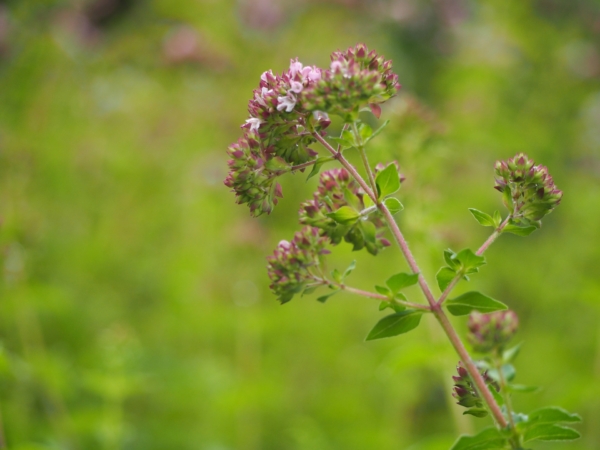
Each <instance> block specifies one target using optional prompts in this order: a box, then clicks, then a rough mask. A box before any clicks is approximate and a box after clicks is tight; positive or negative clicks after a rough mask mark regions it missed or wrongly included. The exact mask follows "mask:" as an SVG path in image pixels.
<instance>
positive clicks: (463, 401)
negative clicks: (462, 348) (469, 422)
mask: <svg viewBox="0 0 600 450" xmlns="http://www.w3.org/2000/svg"><path fill="white" fill-rule="evenodd" d="M456 371H457V372H458V376H453V377H452V379H453V380H454V387H453V389H452V390H453V392H452V396H453V397H454V398H455V399H456V400H458V401H457V402H456V403H457V404H459V405H460V406H464V407H465V408H483V400H482V398H481V397H480V396H479V393H478V392H477V389H475V384H474V383H473V380H472V379H471V376H470V375H469V372H467V369H466V368H465V366H464V365H463V363H462V362H461V361H459V363H458V366H456ZM480 373H481V376H482V377H483V381H485V384H486V385H488V386H489V387H491V388H492V389H495V390H496V392H498V391H499V390H500V386H498V383H496V382H495V381H494V380H492V378H491V377H490V376H489V375H488V373H487V371H485V372H480Z"/></svg>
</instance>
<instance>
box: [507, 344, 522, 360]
mask: <svg viewBox="0 0 600 450" xmlns="http://www.w3.org/2000/svg"><path fill="white" fill-rule="evenodd" d="M522 345H523V343H522V342H519V343H518V344H517V345H515V346H514V347H511V348H509V349H508V350H504V351H503V352H502V361H503V362H505V363H510V362H513V361H514V360H515V359H516V358H517V356H518V355H519V352H520V351H521V346H522Z"/></svg>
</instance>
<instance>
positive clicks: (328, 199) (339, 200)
mask: <svg viewBox="0 0 600 450" xmlns="http://www.w3.org/2000/svg"><path fill="white" fill-rule="evenodd" d="M364 196H365V194H364V192H363V190H362V189H361V188H360V186H359V185H358V183H357V182H356V181H355V180H354V179H352V178H351V177H350V174H349V173H348V172H347V171H346V169H343V168H339V169H332V170H327V171H325V172H323V173H322V174H321V177H320V179H319V186H318V190H317V192H315V193H314V194H313V198H312V199H311V200H307V201H306V202H304V203H302V204H301V205H300V212H299V214H300V223H302V224H304V225H310V226H312V227H316V228H318V229H319V230H320V233H321V235H322V236H326V237H327V238H329V241H330V242H331V243H332V244H334V245H335V244H339V243H340V242H341V241H342V239H343V240H345V241H346V242H349V243H351V244H352V245H353V247H354V248H353V249H354V250H360V249H362V248H366V249H367V251H368V252H369V253H371V254H373V255H376V254H377V253H378V252H379V251H380V250H381V249H382V248H384V247H388V246H389V245H390V242H389V241H388V240H387V239H386V238H384V237H383V234H384V232H385V230H386V227H385V222H384V221H383V218H382V216H381V214H380V213H379V212H378V211H373V212H371V213H370V214H369V215H368V216H366V217H362V218H360V219H358V220H356V221H355V222H354V223H348V224H340V223H337V222H336V221H335V220H334V219H332V218H331V217H329V216H328V214H330V213H332V212H334V211H337V210H338V209H340V208H341V207H343V206H347V207H351V208H353V209H355V210H356V213H357V214H360V212H361V211H362V210H364V209H365V204H364Z"/></svg>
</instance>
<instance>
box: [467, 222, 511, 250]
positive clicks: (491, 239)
mask: <svg viewBox="0 0 600 450" xmlns="http://www.w3.org/2000/svg"><path fill="white" fill-rule="evenodd" d="M512 218H513V216H512V214H509V215H508V216H506V219H504V221H503V222H502V223H501V224H500V225H499V226H498V228H496V229H495V230H494V232H493V233H492V234H491V235H490V237H489V238H487V240H486V241H485V242H484V243H483V244H482V245H481V247H479V249H478V250H477V251H476V252H475V254H476V255H477V256H481V255H483V252H485V251H486V250H487V249H488V247H489V246H490V245H492V243H493V242H494V241H495V240H496V238H497V237H498V236H500V234H501V233H502V230H503V229H504V227H505V226H506V225H508V222H509V221H510V219H512Z"/></svg>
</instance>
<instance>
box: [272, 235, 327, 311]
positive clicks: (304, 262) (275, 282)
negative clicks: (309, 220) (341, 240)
mask: <svg viewBox="0 0 600 450" xmlns="http://www.w3.org/2000/svg"><path fill="white" fill-rule="evenodd" d="M326 243H327V239H325V238H323V237H321V236H320V235H319V230H318V229H317V228H311V227H304V228H302V230H301V231H298V232H297V233H296V234H295V235H294V239H292V241H291V242H290V241H281V242H279V245H278V246H277V248H276V249H275V252H274V253H273V255H272V256H269V257H268V258H267V262H268V264H267V271H268V274H269V278H270V279H271V285H270V288H271V290H272V291H273V293H274V294H275V295H277V299H278V300H279V301H280V302H281V303H286V302H289V301H290V300H291V299H292V297H293V296H294V295H295V294H299V293H301V292H302V291H303V290H304V289H305V288H306V286H307V285H308V284H309V283H314V282H315V281H318V278H317V276H316V275H315V274H314V270H316V269H317V268H318V266H319V260H320V257H321V255H324V254H326V253H329V251H328V250H326V249H325V244H326Z"/></svg>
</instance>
